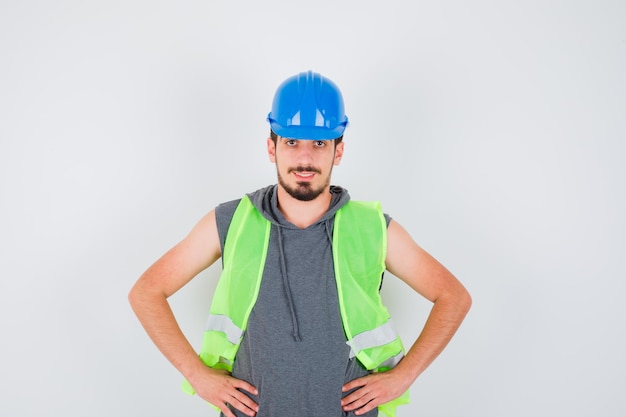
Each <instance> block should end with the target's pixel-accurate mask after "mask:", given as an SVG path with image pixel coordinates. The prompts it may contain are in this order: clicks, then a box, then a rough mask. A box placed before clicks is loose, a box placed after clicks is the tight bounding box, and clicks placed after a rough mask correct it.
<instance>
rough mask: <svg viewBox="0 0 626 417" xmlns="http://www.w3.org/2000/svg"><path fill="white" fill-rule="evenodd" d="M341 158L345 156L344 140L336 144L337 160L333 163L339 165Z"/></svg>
mask: <svg viewBox="0 0 626 417" xmlns="http://www.w3.org/2000/svg"><path fill="white" fill-rule="evenodd" d="M341 158H343V142H339V143H338V144H337V145H336V146H335V161H334V162H333V163H334V164H335V165H339V163H340V162H341Z"/></svg>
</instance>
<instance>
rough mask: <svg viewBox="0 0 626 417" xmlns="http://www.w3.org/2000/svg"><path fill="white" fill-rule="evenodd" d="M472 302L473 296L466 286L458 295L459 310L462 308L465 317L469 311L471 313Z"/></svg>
mask: <svg viewBox="0 0 626 417" xmlns="http://www.w3.org/2000/svg"><path fill="white" fill-rule="evenodd" d="M472 302H473V301H472V296H471V295H470V293H469V291H467V290H466V289H465V288H462V291H461V292H460V293H459V294H458V295H457V306H458V308H459V310H461V312H462V313H463V316H464V317H465V315H467V313H469V311H470V309H471V308H472Z"/></svg>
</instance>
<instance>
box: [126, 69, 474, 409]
mask: <svg viewBox="0 0 626 417" xmlns="http://www.w3.org/2000/svg"><path fill="white" fill-rule="evenodd" d="M268 121H269V122H270V126H271V133H270V138H268V139H267V151H268V155H269V159H270V161H271V162H272V163H274V164H275V165H276V171H277V174H278V184H276V185H272V186H269V187H266V188H263V189H260V190H257V191H255V192H253V193H250V194H248V195H246V196H244V197H243V198H241V199H238V200H234V201H230V202H227V203H224V204H220V205H219V206H217V208H216V209H215V210H213V211H211V212H209V213H208V214H207V215H206V216H205V217H204V218H202V219H201V220H200V221H199V222H198V224H197V225H196V226H195V227H194V228H193V229H192V231H191V232H190V233H189V235H188V236H187V237H185V238H184V239H183V240H182V241H181V242H180V243H178V244H177V245H176V246H174V247H173V248H172V249H171V250H170V251H168V252H167V253H166V254H165V255H163V257H161V258H160V259H159V260H158V261H157V262H156V263H155V264H154V265H152V266H151V267H150V268H149V269H148V270H147V271H146V272H145V273H144V274H143V275H142V276H141V277H140V278H139V280H138V281H137V283H136V284H135V285H134V287H133V289H132V290H131V292H130V294H129V300H130V303H131V305H132V307H133V309H134V311H135V313H136V314H137V317H138V318H139V320H140V321H141V323H142V325H143V326H144V328H145V329H146V331H147V333H148V335H149V336H150V337H151V338H152V340H153V341H154V343H155V344H156V346H157V347H158V348H159V349H160V350H161V352H162V353H163V354H164V355H165V356H166V358H167V359H168V360H169V361H170V362H171V363H172V364H173V365H174V366H175V367H176V368H177V369H178V370H179V371H180V372H181V373H182V374H183V375H184V376H185V378H186V382H185V386H186V390H187V391H188V392H191V393H193V392H195V393H197V394H198V395H199V396H200V397H202V398H203V399H205V400H206V401H208V402H209V403H211V404H213V405H215V406H216V407H217V408H219V409H220V410H221V412H222V414H221V415H223V416H227V417H235V416H244V415H247V416H255V415H256V416H258V417H283V416H298V417H306V416H311V417H320V416H324V417H340V416H350V415H358V416H370V417H371V416H377V415H378V412H379V411H381V412H383V413H385V414H387V415H390V416H393V415H394V414H395V407H396V406H397V405H399V404H402V403H406V402H407V394H408V389H409V387H410V386H411V384H412V383H413V382H414V381H415V379H416V378H417V377H418V376H419V375H420V374H421V373H422V372H423V371H424V370H425V369H426V367H427V366H428V365H429V364H430V363H431V362H432V361H433V360H434V359H435V357H436V356H437V355H438V354H439V353H440V352H441V351H442V350H443V349H444V347H445V346H446V344H447V343H448V342H449V340H450V339H451V338H452V336H453V334H454V333H455V331H456V330H457V328H458V327H459V326H460V324H461V322H462V320H463V318H464V317H465V315H466V314H467V311H468V310H469V308H470V304H471V298H470V296H469V294H468V292H467V291H466V290H465V288H464V287H463V286H462V285H461V284H460V283H459V281H457V279H456V278H455V277H454V276H453V275H452V274H451V273H450V272H449V271H448V270H446V268H444V267H443V266H442V265H441V264H440V263H439V262H437V261H436V260H435V259H433V258H432V257H431V256H430V255H429V254H428V253H426V252H425V251H424V250H422V249H421V248H420V247H419V246H418V245H417V244H416V243H415V242H414V241H413V239H412V238H411V237H410V236H409V234H408V233H407V232H406V231H405V230H404V229H403V228H402V226H400V225H399V224H398V223H397V222H396V221H394V220H391V218H390V217H389V216H387V215H383V214H382V212H381V211H380V206H379V205H378V204H376V203H363V202H352V201H350V197H349V195H348V193H347V191H346V190H344V189H342V188H340V187H336V186H331V185H330V178H331V172H332V168H333V166H335V165H339V163H340V162H341V158H342V156H343V151H344V144H343V142H342V138H343V133H344V130H345V128H346V126H347V123H348V119H347V117H346V116H345V114H344V106H343V98H342V95H341V92H340V91H339V89H338V88H337V86H336V85H335V84H334V83H333V82H332V81H331V80H329V79H328V78H326V77H324V76H322V75H320V74H317V73H313V72H311V71H309V72H303V73H300V74H298V75H295V76H293V77H290V78H289V79H287V80H286V81H285V82H283V83H282V84H281V85H280V86H279V88H278V90H277V92H276V94H275V97H274V101H273V105H272V111H271V112H270V114H269V116H268ZM220 257H222V262H223V272H222V277H221V278H220V282H219V283H218V287H217V289H216V293H215V295H214V299H213V303H212V305H211V314H210V317H209V324H208V325H207V330H206V332H205V337H204V341H203V346H202V352H201V353H200V356H198V355H197V354H196V352H195V351H194V349H193V348H192V346H191V345H190V344H189V342H188V341H187V339H186V338H185V337H184V335H183V334H182V332H181V330H180V328H179V327H178V325H177V323H176V320H175V318H174V315H173V313H172V311H171V309H170V307H169V304H168V302H167V298H168V297H169V296H170V295H172V294H174V293H175V292H176V291H177V290H178V289H180V288H181V287H183V286H184V285H185V284H186V283H187V282H189V281H190V280H191V279H192V278H193V277H195V276H196V275H197V274H198V273H199V272H201V271H202V270H204V269H205V268H207V267H208V266H210V265H211V264H213V263H214V262H215V261H216V260H218V259H219V258H220ZM385 269H386V270H388V271H390V272H391V273H392V274H393V275H395V276H397V277H399V278H400V279H402V280H403V281H405V282H406V283H407V284H408V285H409V286H410V287H411V288H413V289H414V290H415V291H416V292H418V293H419V294H421V295H422V296H424V297H425V298H427V299H428V300H430V301H432V302H433V307H432V310H431V313H430V315H429V317H428V320H427V321H426V324H425V326H424V328H423V330H422V332H421V334H420V336H419V337H418V339H417V340H416V341H415V343H414V344H413V346H412V347H411V348H410V349H409V350H408V351H407V352H406V355H405V354H404V348H403V346H402V344H401V342H400V339H399V337H398V336H397V334H396V333H395V331H394V330H393V326H392V324H391V322H390V320H389V316H388V313H387V311H386V309H385V308H384V307H383V306H382V304H381V303H380V297H379V294H378V291H379V289H380V285H381V283H382V273H383V272H384V270H385Z"/></svg>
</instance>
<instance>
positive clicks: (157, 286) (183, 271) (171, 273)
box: [128, 211, 258, 417]
mask: <svg viewBox="0 0 626 417" xmlns="http://www.w3.org/2000/svg"><path fill="white" fill-rule="evenodd" d="M220 255H221V253H220V242H219V236H218V233H217V224H216V221H215V212H214V211H211V212H210V213H208V214H207V215H206V216H204V217H203V218H202V219H201V220H200V221H199V222H198V224H197V225H196V226H195V227H194V228H193V229H192V231H191V232H190V233H189V235H187V237H185V239H183V240H182V241H181V242H180V243H178V244H177V245H176V246H174V247H173V248H172V249H170V250H169V251H168V252H167V253H165V255H163V256H162V257H161V258H160V259H159V260H157V261H156V262H155V263H154V264H153V265H152V266H151V267H150V268H148V270H147V271H146V272H144V273H143V275H142V276H141V277H140V278H139V280H137V282H136V283H135V285H134V286H133V288H132V289H131V291H130V293H129V295H128V299H129V302H130V304H131V306H132V308H133V311H134V312H135V314H136V315H137V318H138V319H139V321H140V322H141V324H142V326H143V327H144V329H145V330H146V332H147V333H148V335H149V336H150V338H151V339H152V341H153V342H154V344H155V345H156V346H157V347H158V348H159V350H160V351H161V352H162V353H163V355H164V356H165V357H166V358H167V359H168V360H169V361H170V362H171V363H172V364H173V365H174V366H175V367H176V369H178V370H179V371H180V372H181V373H182V374H183V375H184V376H185V377H186V378H187V380H188V381H189V383H190V384H191V385H192V386H193V387H194V389H195V391H196V392H197V393H198V395H199V396H201V397H202V398H204V399H205V400H207V401H209V402H211V403H212V404H215V405H216V406H218V407H220V408H221V409H222V412H224V414H225V415H226V416H229V417H234V414H233V413H232V412H231V411H230V410H229V409H228V407H227V405H226V404H231V405H232V406H233V407H235V408H238V409H240V410H241V411H243V412H245V413H246V414H248V415H251V416H253V415H255V411H256V410H257V408H258V406H257V405H256V404H255V403H254V402H253V401H252V400H251V399H250V398H249V397H248V396H246V395H245V394H243V393H242V392H240V391H239V390H238V388H241V389H244V390H246V391H248V392H251V393H254V394H256V393H257V392H256V389H255V387H253V386H252V385H250V384H248V383H247V382H245V381H241V380H238V379H235V378H232V377H231V376H230V375H228V374H227V373H226V372H224V371H217V370H213V369H211V368H209V367H207V366H205V365H204V363H202V361H201V360H200V358H199V357H198V355H197V353H196V352H195V350H194V349H193V347H192V346H191V345H190V343H189V341H188V340H187V338H186V337H185V336H184V334H183V333H182V331H181V330H180V327H179V326H178V323H177V322H176V319H175V317H174V314H173V313H172V310H171V308H170V305H169V303H168V301H167V298H168V297H169V296H171V295H172V294H174V293H175V292H176V291H178V290H179V289H180V288H182V287H183V286H184V285H185V284H187V283H188V282H189V281H190V280H191V279H193V278H194V277H195V276H196V275H197V274H198V273H200V272H201V271H203V270H204V269H206V268H207V267H209V266H210V265H211V264H213V263H214V262H215V261H216V260H217V259H219V257H220Z"/></svg>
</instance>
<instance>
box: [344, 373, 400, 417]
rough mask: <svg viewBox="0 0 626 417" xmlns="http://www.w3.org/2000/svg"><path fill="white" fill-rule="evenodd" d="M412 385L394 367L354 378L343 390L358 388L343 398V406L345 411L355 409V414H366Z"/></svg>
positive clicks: (396, 396)
mask: <svg viewBox="0 0 626 417" xmlns="http://www.w3.org/2000/svg"><path fill="white" fill-rule="evenodd" d="M410 385H411V383H410V382H409V383H406V382H403V379H402V378H401V377H400V375H399V374H398V373H394V370H393V369H392V370H390V371H387V372H376V373H372V374H369V375H366V376H364V377H361V378H357V379H353V380H352V381H350V382H348V383H347V384H345V385H344V386H343V387H342V388H341V391H342V392H347V391H350V390H352V389H355V388H357V389H356V390H355V391H354V392H352V393H350V394H349V395H347V396H345V397H344V398H343V399H342V400H341V407H342V408H343V410H344V411H354V414H355V415H361V414H365V413H367V412H368V411H371V410H373V409H374V408H376V407H378V406H379V405H381V404H384V403H387V402H389V401H391V400H394V399H396V398H398V397H399V396H401V395H402V394H403V393H404V392H405V391H406V390H407V389H408V388H409V386H410Z"/></svg>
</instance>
